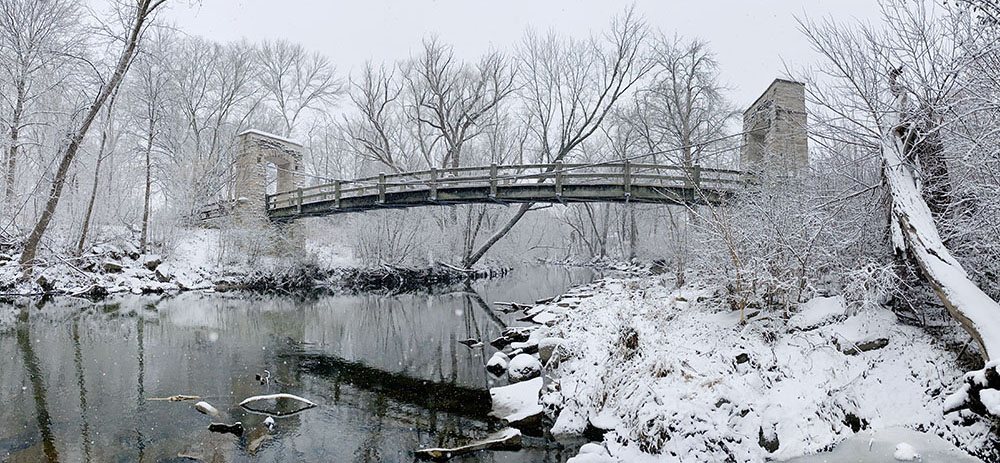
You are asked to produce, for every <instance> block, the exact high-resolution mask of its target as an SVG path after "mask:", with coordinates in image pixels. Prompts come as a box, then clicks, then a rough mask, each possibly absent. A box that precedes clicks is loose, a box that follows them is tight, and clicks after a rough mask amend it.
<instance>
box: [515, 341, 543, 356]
mask: <svg viewBox="0 0 1000 463" xmlns="http://www.w3.org/2000/svg"><path fill="white" fill-rule="evenodd" d="M510 348H511V349H513V350H518V351H521V352H524V353H525V354H537V353H538V343H537V342H532V341H531V340H528V341H524V342H512V343H510Z"/></svg>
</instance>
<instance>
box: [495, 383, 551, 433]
mask: <svg viewBox="0 0 1000 463" xmlns="http://www.w3.org/2000/svg"><path fill="white" fill-rule="evenodd" d="M541 390H542V378H535V379H529V380H527V381H522V382H520V383H517V384H510V385H507V386H501V387H494V388H490V399H491V400H492V402H493V410H492V411H490V416H493V417H496V418H500V419H501V420H503V421H504V422H505V423H507V424H508V425H510V426H513V427H516V428H518V429H521V430H525V429H527V430H529V431H530V430H534V429H535V428H537V427H538V426H539V425H541V418H542V405H541V404H540V403H538V395H539V392H541Z"/></svg>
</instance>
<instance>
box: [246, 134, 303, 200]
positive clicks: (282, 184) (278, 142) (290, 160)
mask: <svg viewBox="0 0 1000 463" xmlns="http://www.w3.org/2000/svg"><path fill="white" fill-rule="evenodd" d="M236 139H237V156H236V178H235V185H234V188H233V192H234V194H235V196H236V198H235V199H236V202H237V204H238V208H239V211H240V212H241V213H250V214H252V215H257V214H260V215H261V216H264V215H265V214H266V205H265V198H266V197H267V165H268V164H272V165H274V166H275V167H276V168H277V171H278V182H277V186H276V187H275V191H276V192H283V191H291V190H294V189H296V188H301V187H302V186H303V175H302V144H301V143H298V142H295V141H292V140H289V139H287V138H284V137H279V136H277V135H273V134H269V133H266V132H261V131H259V130H246V131H244V132H241V133H240V134H239V135H237V136H236Z"/></svg>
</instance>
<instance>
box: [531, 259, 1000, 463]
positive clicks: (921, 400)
mask: <svg viewBox="0 0 1000 463" xmlns="http://www.w3.org/2000/svg"><path fill="white" fill-rule="evenodd" d="M692 281H694V282H693V283H691V284H690V285H691V286H693V287H685V288H682V290H680V291H675V290H672V289H671V288H673V286H674V283H673V281H672V280H671V279H669V278H667V277H662V276H661V277H643V278H632V279H608V280H604V281H602V282H599V283H595V284H593V285H590V287H589V289H591V290H592V292H593V293H594V296H593V297H591V298H588V299H585V300H583V301H581V302H580V304H579V306H578V307H577V308H575V309H571V310H567V311H566V312H565V314H563V315H562V316H561V317H560V319H559V320H557V321H556V323H555V324H554V326H552V327H541V328H539V329H540V330H543V331H545V336H546V337H559V338H562V340H563V341H562V344H561V347H560V352H563V353H564V354H561V355H560V361H559V362H549V365H547V367H546V368H547V371H546V376H547V377H551V378H552V381H553V382H554V385H553V387H550V388H546V394H545V395H544V396H543V397H542V401H543V403H545V404H547V406H546V409H547V410H549V409H550V408H551V409H552V410H553V412H552V413H553V416H552V418H553V419H554V421H555V425H554V427H553V429H552V433H553V435H557V436H561V435H567V434H572V433H574V432H576V433H579V432H581V431H582V430H583V427H585V426H586V424H587V418H588V417H589V418H593V417H603V419H604V420H606V423H607V424H605V425H604V426H609V427H611V428H612V429H613V430H612V431H611V432H610V433H608V434H607V435H606V437H605V444H606V445H607V446H608V449H609V450H611V454H612V455H615V456H616V457H617V458H619V459H621V460H622V461H644V459H645V458H647V457H649V456H650V455H651V454H655V455H656V456H657V457H659V458H658V459H652V460H649V461H665V462H672V461H708V460H718V461H723V460H729V459H730V458H735V460H736V461H739V462H744V461H763V460H765V459H776V460H786V459H789V458H794V457H798V456H802V455H806V454H810V453H815V452H819V451H822V450H824V449H829V448H831V447H832V446H834V445H836V444H837V443H839V442H841V441H843V440H844V439H847V438H849V437H850V436H852V435H853V434H854V431H853V430H852V429H851V427H850V425H849V423H851V422H856V421H861V422H862V423H863V424H864V426H865V427H867V428H869V429H887V428H892V427H908V428H919V429H923V430H926V431H928V432H932V433H934V434H939V435H942V436H945V437H946V438H947V439H948V440H949V441H952V442H961V444H962V445H963V446H964V447H965V448H969V449H980V448H984V446H985V445H986V443H987V442H988V438H987V437H986V435H987V431H986V428H987V427H986V425H985V424H983V423H981V422H975V423H973V424H971V425H964V424H962V421H963V420H961V419H959V418H958V417H957V416H949V417H947V418H946V417H944V416H943V414H942V409H943V404H944V402H945V394H944V392H946V391H947V390H948V389H949V388H950V385H949V384H950V383H942V381H947V382H951V381H959V380H960V379H959V378H960V377H961V372H960V371H959V370H958V369H957V367H955V366H954V365H955V358H954V354H953V353H950V352H948V351H946V350H944V349H943V347H940V346H939V345H935V344H932V339H931V338H930V336H929V335H928V334H926V333H925V332H923V331H922V330H921V329H920V328H917V327H912V326H907V325H902V324H900V323H899V322H897V320H896V318H895V316H894V315H892V314H891V313H890V312H888V311H884V310H878V309H869V310H863V311H861V312H859V313H858V314H856V315H853V316H851V317H846V318H845V315H846V314H845V312H846V310H845V308H844V303H843V299H842V298H839V297H830V298H818V299H814V300H812V301H809V302H806V303H804V304H802V305H801V307H800V308H799V310H798V311H797V313H796V317H799V318H798V319H797V320H794V322H793V320H789V321H785V320H783V319H782V318H781V317H780V315H779V314H780V312H775V313H773V314H771V313H768V312H767V311H766V310H765V312H764V314H762V315H761V316H758V317H755V318H754V319H751V321H750V322H749V323H748V324H746V325H741V324H740V323H739V313H738V312H735V311H731V310H729V309H728V305H727V304H726V301H725V299H724V296H719V297H715V296H712V295H713V294H716V293H717V294H724V291H722V288H715V287H712V286H711V285H707V284H704V283H701V282H698V281H697V280H692ZM691 293H698V294H699V296H698V297H687V296H686V295H687V294H691ZM682 294H685V296H684V297H679V296H681V295H682ZM678 299H681V300H678ZM793 318H794V317H793ZM801 326H807V327H812V329H810V330H806V331H803V330H801V329H799V327H801ZM631 330H634V331H635V333H637V337H638V340H639V342H638V347H637V348H635V349H630V348H628V347H626V345H625V344H626V343H623V342H622V339H623V335H625V334H626V333H629V332H631ZM873 335H879V336H880V337H883V338H887V339H888V340H889V343H888V345H887V346H886V347H883V348H881V349H875V350H870V351H868V352H863V353H861V354H859V355H845V354H844V353H842V352H841V351H840V350H839V349H838V348H837V344H836V343H835V341H837V340H839V341H840V342H843V341H844V339H850V340H852V341H853V340H857V339H862V338H865V337H871V336H873ZM741 354H745V356H746V357H745V358H746V359H747V361H745V362H737V360H736V359H737V356H740V358H744V357H743V356H741ZM548 404H554V406H552V407H549V406H548ZM602 427H603V426H602ZM678 430H682V431H680V432H679V431H678ZM762 434H763V435H764V436H765V437H774V438H777V440H778V443H779V445H778V448H777V449H776V450H775V451H774V452H768V451H767V450H765V449H763V448H762V447H761V445H760V443H759V436H760V435H762ZM900 441H901V440H897V441H895V442H893V443H892V445H893V446H895V444H896V443H899V442H900ZM719 443H724V446H723V445H720V444H719ZM911 443H912V441H911ZM918 451H920V453H921V454H925V453H926V452H925V451H924V449H923V448H920V447H918ZM890 454H891V452H890ZM730 455H732V457H730Z"/></svg>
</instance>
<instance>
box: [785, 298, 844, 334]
mask: <svg viewBox="0 0 1000 463" xmlns="http://www.w3.org/2000/svg"><path fill="white" fill-rule="evenodd" d="M846 315H847V305H846V304H845V302H844V298H843V297H841V296H834V297H814V298H812V299H810V300H809V301H807V302H805V303H804V304H802V305H800V306H799V312H798V313H797V314H795V315H793V316H792V318H791V319H789V320H788V324H789V325H790V326H792V327H794V328H798V329H800V330H804V331H805V330H811V329H814V328H816V327H818V326H820V325H824V324H826V323H829V322H832V321H835V320H837V319H841V318H844V317H845V316H846Z"/></svg>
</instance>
